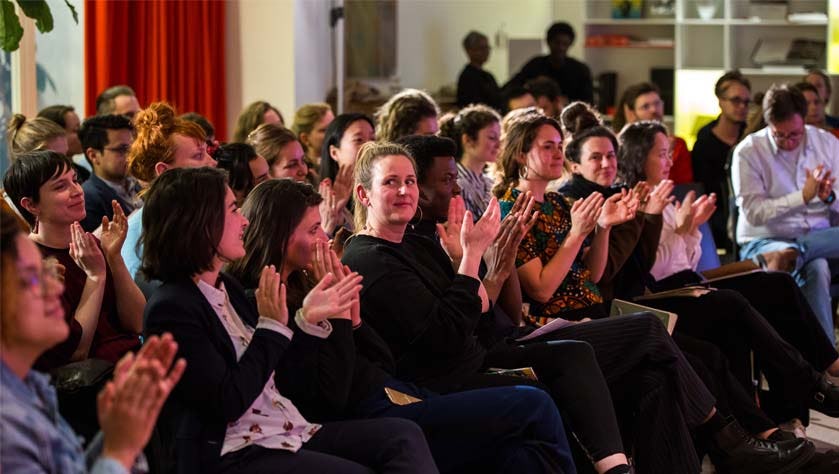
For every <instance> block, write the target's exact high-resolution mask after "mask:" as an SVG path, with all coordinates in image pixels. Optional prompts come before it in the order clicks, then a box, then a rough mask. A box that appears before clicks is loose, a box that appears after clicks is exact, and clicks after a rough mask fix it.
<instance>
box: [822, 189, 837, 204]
mask: <svg viewBox="0 0 839 474" xmlns="http://www.w3.org/2000/svg"><path fill="white" fill-rule="evenodd" d="M835 200H836V192H835V191H830V196H828V197H827V198H825V199H824V200H823V201H822V202H823V203H825V204H827V205H828V206H829V205H831V204H833V201H835Z"/></svg>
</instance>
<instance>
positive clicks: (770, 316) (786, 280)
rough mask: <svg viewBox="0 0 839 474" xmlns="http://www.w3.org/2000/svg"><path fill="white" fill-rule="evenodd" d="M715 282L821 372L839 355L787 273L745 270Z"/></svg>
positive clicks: (793, 280)
mask: <svg viewBox="0 0 839 474" xmlns="http://www.w3.org/2000/svg"><path fill="white" fill-rule="evenodd" d="M714 286H715V287H717V288H722V289H729V290H734V291H737V292H739V293H740V294H741V295H743V296H744V297H745V298H746V299H747V300H749V303H750V304H751V305H752V306H753V307H754V308H755V309H756V310H758V311H759V312H760V314H761V315H762V316H763V317H764V318H765V319H766V321H767V322H769V324H770V325H772V327H773V328H774V329H775V331H777V332H778V334H780V335H781V337H783V338H784V339H785V340H786V341H787V342H789V343H790V344H791V345H792V346H793V347H795V348H796V349H797V350H798V351H799V352H800V353H801V355H802V356H803V357H804V360H806V361H807V362H809V363H810V365H811V366H813V368H814V369H816V370H817V371H819V372H823V371H824V370H825V369H827V367H828V366H829V365H830V364H832V363H833V362H835V361H836V359H837V358H839V353H837V352H836V348H835V347H834V346H833V344H831V343H830V340H829V339H828V338H827V336H826V335H825V334H824V329H822V327H821V325H820V324H819V321H818V319H817V318H816V315H815V314H814V313H813V310H812V308H811V307H810V304H809V303H808V302H807V300H806V299H805V297H804V293H802V292H801V289H800V288H799V287H798V285H797V284H796V283H795V279H793V277H792V276H791V275H790V274H789V273H784V272H758V273H748V274H745V275H741V276H737V277H733V278H726V279H724V280H719V281H716V282H714Z"/></svg>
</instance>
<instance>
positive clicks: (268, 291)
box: [256, 240, 362, 327]
mask: <svg viewBox="0 0 839 474" xmlns="http://www.w3.org/2000/svg"><path fill="white" fill-rule="evenodd" d="M314 247H315V248H314V259H313V261H312V272H313V276H314V278H315V280H317V281H318V283H317V285H315V287H314V288H312V289H311V290H310V291H309V293H307V294H306V297H305V298H304V299H303V306H302V310H303V319H305V320H306V322H308V323H310V324H317V323H319V322H321V321H324V320H326V319H331V318H334V319H349V320H351V321H352V323H353V327H355V326H357V325H358V324H360V323H361V310H360V305H359V292H360V291H361V278H362V277H361V275H359V274H358V273H357V272H353V271H350V269H349V267H347V266H346V265H343V264H342V263H341V261H340V260H339V259H338V256H337V255H336V254H335V251H334V250H332V249H331V248H330V244H329V242H325V241H321V240H318V241H316V242H315V244H314ZM280 280H281V276H280V274H279V273H278V272H277V269H276V268H275V267H274V266H273V265H270V266H266V267H265V268H263V269H262V273H261V275H260V277H259V288H257V290H256V306H257V309H258V311H259V315H260V316H262V317H266V318H270V319H273V320H275V321H277V322H279V323H280V324H283V325H288V306H287V304H286V286H285V284H284V283H282V282H281V281H280Z"/></svg>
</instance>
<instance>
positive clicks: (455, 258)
mask: <svg viewBox="0 0 839 474" xmlns="http://www.w3.org/2000/svg"><path fill="white" fill-rule="evenodd" d="M465 213H466V204H464V202H463V198H462V197H461V196H455V197H453V198H452V200H451V201H449V214H448V218H447V219H446V223H445V224H437V235H439V236H440V245H442V246H443V250H445V251H446V254H447V255H448V256H449V258H450V259H451V260H452V262H454V264H455V266H457V265H459V264H460V260H461V259H463V245H462V244H461V241H460V234H461V229H462V228H463V219H464V214H465ZM471 221H472V214H471V213H470V214H469V222H470V223H471Z"/></svg>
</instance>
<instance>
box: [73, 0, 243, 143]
mask: <svg viewBox="0 0 839 474" xmlns="http://www.w3.org/2000/svg"><path fill="white" fill-rule="evenodd" d="M224 3H225V2H223V1H219V0H188V1H185V0H181V1H175V0H142V1H124V0H109V1H103V0H85V2H84V15H85V21H84V27H85V93H86V94H85V96H86V110H85V112H86V114H87V115H88V116H89V115H93V114H95V113H96V96H97V95H99V93H100V92H101V91H103V90H105V89H106V88H108V87H110V86H113V85H116V84H127V85H129V86H131V87H132V88H134V91H135V92H136V93H137V99H139V101H140V105H141V106H145V105H148V104H150V103H151V102H155V101H160V100H165V101H167V102H169V103H171V104H172V105H174V106H175V108H176V109H177V111H178V113H184V112H198V113H200V114H202V115H204V116H205V117H207V118H208V119H209V120H210V121H211V122H212V123H213V125H214V126H215V128H216V136H217V137H218V138H219V139H222V140H223V139H225V138H226V137H227V130H226V129H227V126H226V123H227V110H226V100H225V94H226V90H227V88H226V83H225V61H224V24H225V20H224V9H225V5H224Z"/></svg>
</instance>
